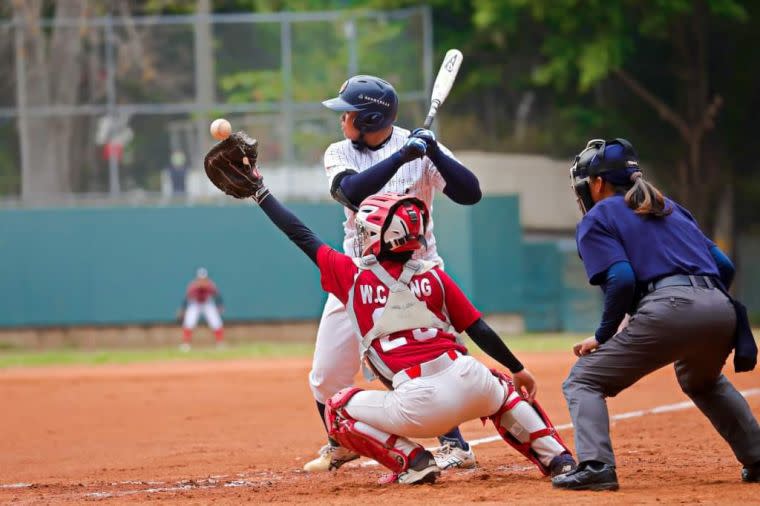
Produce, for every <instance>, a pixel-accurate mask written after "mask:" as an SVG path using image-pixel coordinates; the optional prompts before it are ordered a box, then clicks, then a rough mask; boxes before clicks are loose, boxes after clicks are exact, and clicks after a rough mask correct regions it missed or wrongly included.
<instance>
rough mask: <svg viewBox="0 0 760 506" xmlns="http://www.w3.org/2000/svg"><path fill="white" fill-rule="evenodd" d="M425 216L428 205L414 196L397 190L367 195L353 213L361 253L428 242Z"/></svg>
mask: <svg viewBox="0 0 760 506" xmlns="http://www.w3.org/2000/svg"><path fill="white" fill-rule="evenodd" d="M428 220H429V214H428V209H427V206H426V205H425V203H424V202H423V201H421V200H420V199H418V198H417V197H412V196H411V195H399V194H396V193H382V194H378V195H372V196H369V197H367V198H366V199H364V201H363V202H362V203H361V205H360V206H359V211H357V213H356V231H357V234H358V236H359V245H360V247H361V254H362V255H369V254H372V255H378V254H380V253H382V252H384V251H392V252H394V253H401V252H404V251H415V250H418V249H419V248H420V247H423V246H427V244H426V242H425V229H426V228H427V224H428Z"/></svg>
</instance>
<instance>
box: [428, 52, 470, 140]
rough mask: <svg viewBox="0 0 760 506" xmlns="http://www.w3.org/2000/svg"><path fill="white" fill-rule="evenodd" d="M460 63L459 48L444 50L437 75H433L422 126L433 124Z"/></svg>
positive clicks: (460, 53) (455, 76) (447, 94)
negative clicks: (433, 78)
mask: <svg viewBox="0 0 760 506" xmlns="http://www.w3.org/2000/svg"><path fill="white" fill-rule="evenodd" d="M461 65H462V52H461V51H460V50H459V49H449V50H448V51H446V56H444V57H443V63H441V68H440V69H439V70H438V75H437V76H436V77H435V83H434V84H433V92H432V93H431V94H430V110H429V111H428V114H427V117H426V118H425V122H424V123H423V126H424V127H425V128H430V125H432V124H433V120H434V119H435V115H436V114H437V113H438V108H439V107H440V106H441V104H442V103H443V101H444V100H446V97H448V96H449V92H450V91H451V86H452V85H453V84H454V80H455V79H456V78H457V72H459V67H460V66H461Z"/></svg>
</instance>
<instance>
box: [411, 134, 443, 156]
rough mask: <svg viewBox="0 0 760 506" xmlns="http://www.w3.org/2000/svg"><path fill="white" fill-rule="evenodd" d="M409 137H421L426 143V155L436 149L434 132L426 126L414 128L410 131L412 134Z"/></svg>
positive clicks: (436, 142) (436, 143)
mask: <svg viewBox="0 0 760 506" xmlns="http://www.w3.org/2000/svg"><path fill="white" fill-rule="evenodd" d="M410 137H416V138H417V139H422V140H423V141H425V144H427V151H426V153H427V154H428V156H430V155H431V154H432V153H435V152H436V151H438V141H436V140H435V134H434V133H433V132H432V130H428V129H426V128H415V129H414V130H413V131H412V135H411V136H410Z"/></svg>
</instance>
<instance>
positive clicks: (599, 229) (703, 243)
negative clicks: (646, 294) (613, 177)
mask: <svg viewBox="0 0 760 506" xmlns="http://www.w3.org/2000/svg"><path fill="white" fill-rule="evenodd" d="M665 205H666V207H669V208H671V209H673V212H672V213H671V214H670V215H668V216H665V217H662V218H657V217H647V216H642V215H638V214H636V213H634V212H633V209H631V208H629V207H628V206H627V205H626V203H625V199H624V198H623V196H622V195H614V196H611V197H607V198H605V199H603V200H600V201H599V202H597V203H596V204H594V207H592V208H591V210H590V211H589V212H588V213H586V215H585V216H584V217H583V219H582V220H581V221H580V223H578V227H577V229H576V232H575V239H576V242H577V244H578V254H579V255H580V257H581V259H582V260H583V264H584V266H585V267H586V274H587V275H588V279H589V281H590V282H591V284H594V285H598V284H600V283H603V282H604V278H605V276H604V274H605V272H607V269H609V268H610V266H612V264H614V263H616V262H629V263H630V264H631V267H632V268H633V272H634V274H635V275H636V280H637V281H638V282H639V283H648V282H650V281H653V280H656V279H659V278H662V277H664V276H670V275H673V274H691V275H705V276H717V275H718V268H717V266H716V264H715V260H713V258H712V255H710V251H709V250H710V248H711V247H712V246H714V244H713V242H712V241H710V240H709V239H708V238H707V237H705V235H704V234H703V233H702V231H701V230H700V229H699V227H698V226H697V223H696V221H695V220H694V217H693V216H692V215H691V213H689V211H687V210H686V209H684V208H683V207H681V206H680V205H678V204H676V203H675V202H673V201H672V200H670V199H665Z"/></svg>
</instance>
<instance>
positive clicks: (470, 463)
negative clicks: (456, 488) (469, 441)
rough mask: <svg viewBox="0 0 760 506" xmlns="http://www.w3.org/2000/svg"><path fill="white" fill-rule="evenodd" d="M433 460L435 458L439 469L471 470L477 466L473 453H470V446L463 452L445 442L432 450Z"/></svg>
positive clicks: (456, 446)
mask: <svg viewBox="0 0 760 506" xmlns="http://www.w3.org/2000/svg"><path fill="white" fill-rule="evenodd" d="M433 458H435V462H436V464H438V467H439V468H441V469H451V468H454V467H458V468H459V469H473V468H475V467H477V465H478V462H477V461H476V460H475V452H473V451H472V446H470V447H469V448H468V449H467V450H464V449H462V448H460V447H459V446H458V445H455V444H453V443H451V442H450V441H446V442H444V443H443V444H442V445H441V446H439V447H438V448H435V449H434V450H433Z"/></svg>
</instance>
